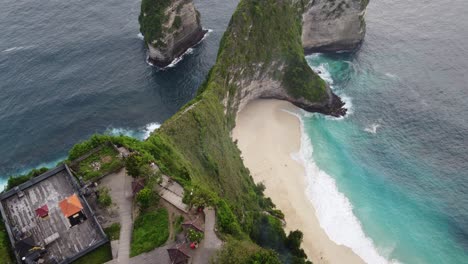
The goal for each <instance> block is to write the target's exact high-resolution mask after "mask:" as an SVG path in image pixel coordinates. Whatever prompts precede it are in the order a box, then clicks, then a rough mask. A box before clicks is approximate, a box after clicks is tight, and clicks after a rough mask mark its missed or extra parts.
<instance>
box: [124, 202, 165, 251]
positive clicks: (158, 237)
mask: <svg viewBox="0 0 468 264" xmlns="http://www.w3.org/2000/svg"><path fill="white" fill-rule="evenodd" d="M168 237H169V215H168V212H167V210H166V209H164V208H160V209H157V210H151V211H150V210H148V211H144V212H141V214H140V215H139V216H138V218H137V219H136V220H135V223H134V225H133V233H132V243H131V245H130V256H131V257H133V256H137V255H139V254H141V253H144V252H148V251H151V250H153V249H154V248H156V247H159V246H161V245H163V244H164V243H165V242H166V240H167V239H168Z"/></svg>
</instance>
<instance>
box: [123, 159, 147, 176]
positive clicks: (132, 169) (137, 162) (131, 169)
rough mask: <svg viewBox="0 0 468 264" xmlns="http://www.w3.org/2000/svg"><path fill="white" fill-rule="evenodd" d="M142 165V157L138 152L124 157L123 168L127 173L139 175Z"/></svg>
mask: <svg viewBox="0 0 468 264" xmlns="http://www.w3.org/2000/svg"><path fill="white" fill-rule="evenodd" d="M142 165H143V158H142V156H141V155H139V154H132V155H130V156H128V157H127V158H126V159H125V168H126V169H127V173H128V175H130V176H132V177H134V178H136V177H138V176H140V175H141V167H142Z"/></svg>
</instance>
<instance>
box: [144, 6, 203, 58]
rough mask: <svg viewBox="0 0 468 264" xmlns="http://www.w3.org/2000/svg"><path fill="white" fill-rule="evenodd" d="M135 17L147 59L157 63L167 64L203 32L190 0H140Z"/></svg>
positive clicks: (198, 15)
mask: <svg viewBox="0 0 468 264" xmlns="http://www.w3.org/2000/svg"><path fill="white" fill-rule="evenodd" d="M150 5H154V6H155V7H153V8H151V6H150ZM148 6H150V7H148ZM161 9H163V10H161ZM158 12H160V13H158ZM152 13H154V14H152ZM151 16H153V17H151ZM139 20H140V26H141V31H142V34H143V35H144V36H145V41H146V44H147V46H148V49H149V59H150V61H151V62H152V63H153V64H155V65H156V66H159V67H165V66H167V65H169V64H170V63H171V62H172V61H173V60H174V59H175V58H177V57H179V56H181V55H182V54H183V53H184V52H185V51H186V50H187V49H188V48H190V47H192V46H194V45H195V44H197V43H198V42H199V41H200V40H201V39H202V38H203V36H204V35H205V33H206V30H203V29H202V27H201V23H200V14H199V13H198V11H197V10H196V9H195V6H194V4H193V2H192V0H143V1H142V13H141V14H140V19H139ZM145 31H146V32H145ZM148 35H149V36H148Z"/></svg>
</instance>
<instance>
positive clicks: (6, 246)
mask: <svg viewBox="0 0 468 264" xmlns="http://www.w3.org/2000/svg"><path fill="white" fill-rule="evenodd" d="M0 259H1V260H2V263H5V264H13V263H15V261H14V259H15V257H14V256H13V252H12V250H11V245H10V239H9V238H8V233H7V231H6V229H5V224H4V223H3V221H1V220H0Z"/></svg>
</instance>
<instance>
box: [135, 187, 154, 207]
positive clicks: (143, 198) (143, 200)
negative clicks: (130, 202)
mask: <svg viewBox="0 0 468 264" xmlns="http://www.w3.org/2000/svg"><path fill="white" fill-rule="evenodd" d="M136 199H137V202H138V203H139V204H140V206H141V207H142V208H148V207H149V206H150V204H151V202H153V201H154V199H155V195H154V192H153V190H151V189H150V188H148V187H145V188H143V189H141V190H140V191H139V192H138V193H137V197H136Z"/></svg>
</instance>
